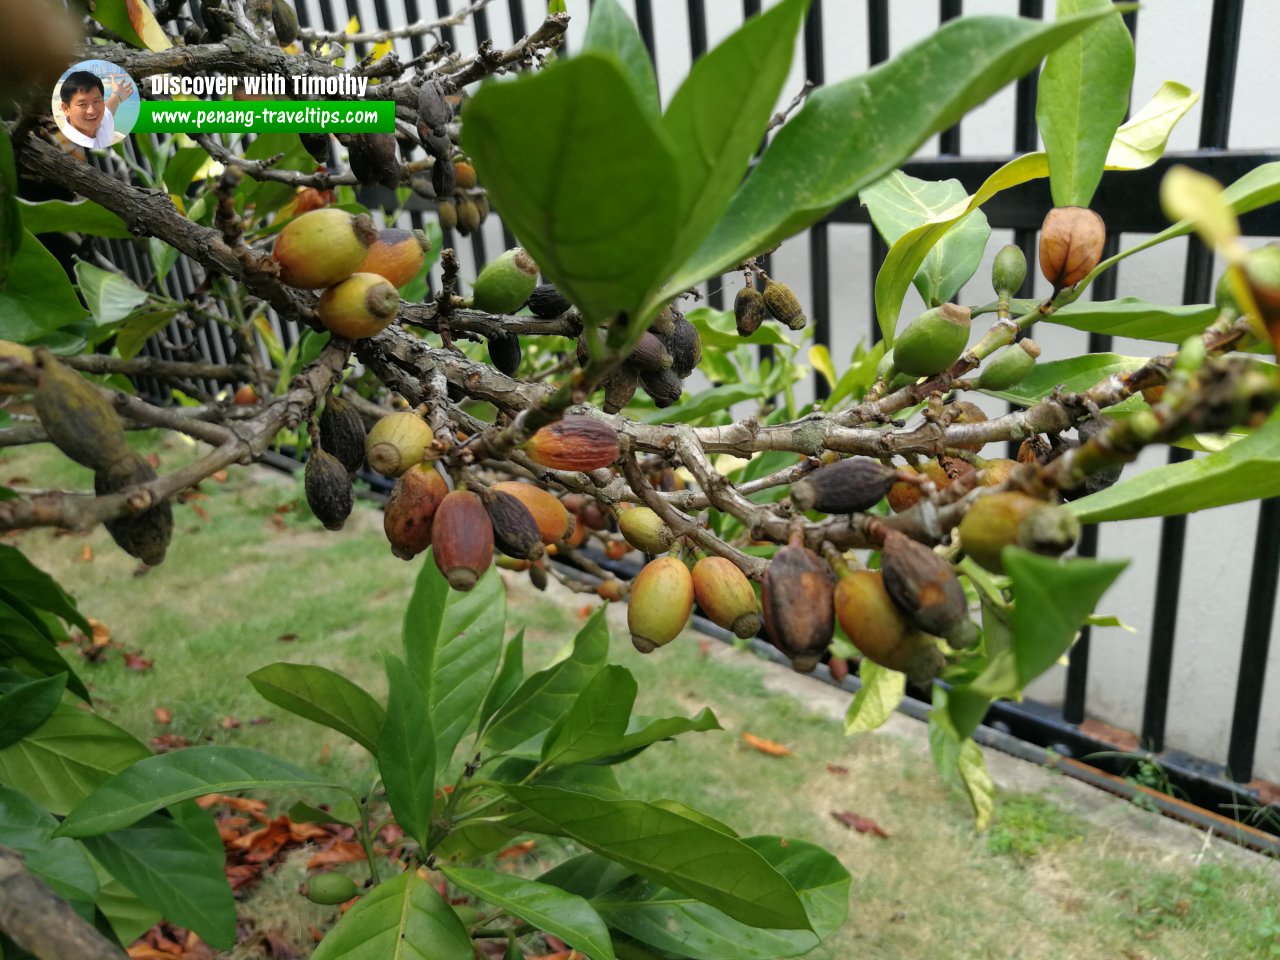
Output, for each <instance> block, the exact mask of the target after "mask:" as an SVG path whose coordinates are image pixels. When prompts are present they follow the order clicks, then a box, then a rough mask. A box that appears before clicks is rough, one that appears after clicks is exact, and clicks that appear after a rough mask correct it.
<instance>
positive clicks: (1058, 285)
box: [1040, 207, 1107, 294]
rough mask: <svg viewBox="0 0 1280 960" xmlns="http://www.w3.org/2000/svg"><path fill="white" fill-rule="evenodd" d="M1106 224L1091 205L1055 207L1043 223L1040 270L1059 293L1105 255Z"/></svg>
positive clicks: (1081, 278)
mask: <svg viewBox="0 0 1280 960" xmlns="http://www.w3.org/2000/svg"><path fill="white" fill-rule="evenodd" d="M1106 240H1107V227H1106V224H1104V223H1103V222H1102V217H1100V216H1098V214H1097V213H1095V212H1094V211H1092V210H1090V209H1089V208H1088V207H1055V208H1054V209H1052V210H1050V211H1049V213H1048V215H1047V216H1046V217H1045V218H1044V223H1043V225H1041V227H1040V272H1041V273H1042V274H1044V278H1045V279H1046V280H1048V281H1049V283H1051V284H1052V285H1053V292H1054V293H1055V294H1056V293H1057V292H1058V291H1059V290H1061V289H1062V288H1063V287H1073V286H1075V285H1076V284H1077V283H1079V282H1080V281H1081V280H1083V279H1084V278H1085V276H1087V275H1088V273H1089V271H1091V270H1092V269H1093V268H1094V267H1096V266H1097V265H1098V262H1099V261H1100V260H1101V259H1102V246H1103V244H1104V243H1106Z"/></svg>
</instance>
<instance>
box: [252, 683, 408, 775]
mask: <svg viewBox="0 0 1280 960" xmlns="http://www.w3.org/2000/svg"><path fill="white" fill-rule="evenodd" d="M249 682H250V683H252V684H253V688H254V689H255V690H257V691H258V693H260V694H261V695H262V697H263V698H264V699H266V700H269V701H270V702H272V703H274V704H275V705H276V706H277V707H283V708H284V709H286V710H288V711H289V712H290V713H296V714H297V715H298V716H300V717H303V718H304V719H307V720H311V721H313V722H314V723H319V724H322V725H323V726H326V727H329V728H331V729H333V730H337V731H338V732H339V733H341V734H344V735H346V736H348V737H350V738H351V739H352V740H354V741H355V742H356V743H358V744H360V746H362V747H364V748H365V749H366V750H368V751H369V752H370V753H375V752H377V749H378V736H379V734H380V733H381V731H382V723H383V721H384V720H385V719H386V715H387V714H386V711H385V710H383V709H382V705H381V704H380V703H378V701H377V700H375V699H373V697H372V696H370V695H369V694H368V693H367V692H366V691H365V690H364V688H363V687H361V686H359V685H358V684H356V683H354V682H352V681H351V680H348V679H347V678H346V677H344V676H342V675H341V674H339V673H334V672H333V671H332V670H329V669H326V668H325V667H316V666H312V665H310V664H305V663H273V664H270V665H268V666H265V667H263V668H261V669H260V670H255V671H254V672H253V673H251V674H249Z"/></svg>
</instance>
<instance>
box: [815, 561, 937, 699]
mask: <svg viewBox="0 0 1280 960" xmlns="http://www.w3.org/2000/svg"><path fill="white" fill-rule="evenodd" d="M835 610H836V617H837V619H839V621H840V626H841V627H842V628H843V629H844V632H845V633H846V634H847V635H848V637H849V641H850V642H851V643H852V644H853V645H854V646H855V647H857V648H858V652H859V653H861V654H862V655H863V656H864V657H866V658H867V659H868V660H870V661H872V662H873V663H877V664H879V665H880V666H882V667H888V668H889V669H890V670H897V671H899V672H901V673H906V674H909V675H911V677H912V680H913V681H915V682H923V679H932V678H933V677H932V676H929V677H927V678H922V674H924V673H926V672H928V670H930V669H932V668H933V667H935V666H936V667H939V668H940V667H941V659H942V658H941V655H940V654H939V651H938V648H937V646H936V645H935V644H934V642H933V640H932V638H930V637H929V636H927V635H926V634H922V633H920V632H919V631H918V630H916V629H915V628H914V627H913V626H911V624H910V623H908V622H907V620H906V618H905V617H904V616H903V615H902V612H901V611H900V610H899V609H898V608H897V606H896V605H895V604H894V602H893V599H892V598H891V597H890V596H889V591H888V590H887V589H885V585H884V578H883V577H882V576H881V574H880V572H879V571H878V570H852V571H850V572H849V573H846V574H845V575H844V576H842V577H841V578H840V582H839V583H837V584H836V591H835ZM930 651H931V652H932V655H931V654H930ZM933 676H936V671H935V672H934V673H933Z"/></svg>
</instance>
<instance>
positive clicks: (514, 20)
mask: <svg viewBox="0 0 1280 960" xmlns="http://www.w3.org/2000/svg"><path fill="white" fill-rule="evenodd" d="M507 10H508V11H510V13H511V39H512V40H513V41H514V40H519V39H520V38H521V37H523V36H524V35H525V34H526V33H528V32H529V31H528V30H527V29H526V28H525V22H524V3H522V2H521V0H507Z"/></svg>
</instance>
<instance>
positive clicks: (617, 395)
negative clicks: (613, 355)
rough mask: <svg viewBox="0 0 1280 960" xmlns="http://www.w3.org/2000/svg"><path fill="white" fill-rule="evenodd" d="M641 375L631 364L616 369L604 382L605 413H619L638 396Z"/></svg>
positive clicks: (620, 365) (621, 365)
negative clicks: (637, 390) (637, 389)
mask: <svg viewBox="0 0 1280 960" xmlns="http://www.w3.org/2000/svg"><path fill="white" fill-rule="evenodd" d="M638 386H640V373H639V371H637V370H636V368H635V367H633V366H632V365H631V364H629V363H622V364H619V365H618V366H616V367H614V368H613V370H611V371H610V372H609V375H608V376H607V377H605V380H604V412H605V413H617V412H619V411H620V410H622V408H623V407H625V406H626V405H627V404H629V403H630V402H631V400H632V399H633V398H634V397H635V395H636V388H637V387H638Z"/></svg>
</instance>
